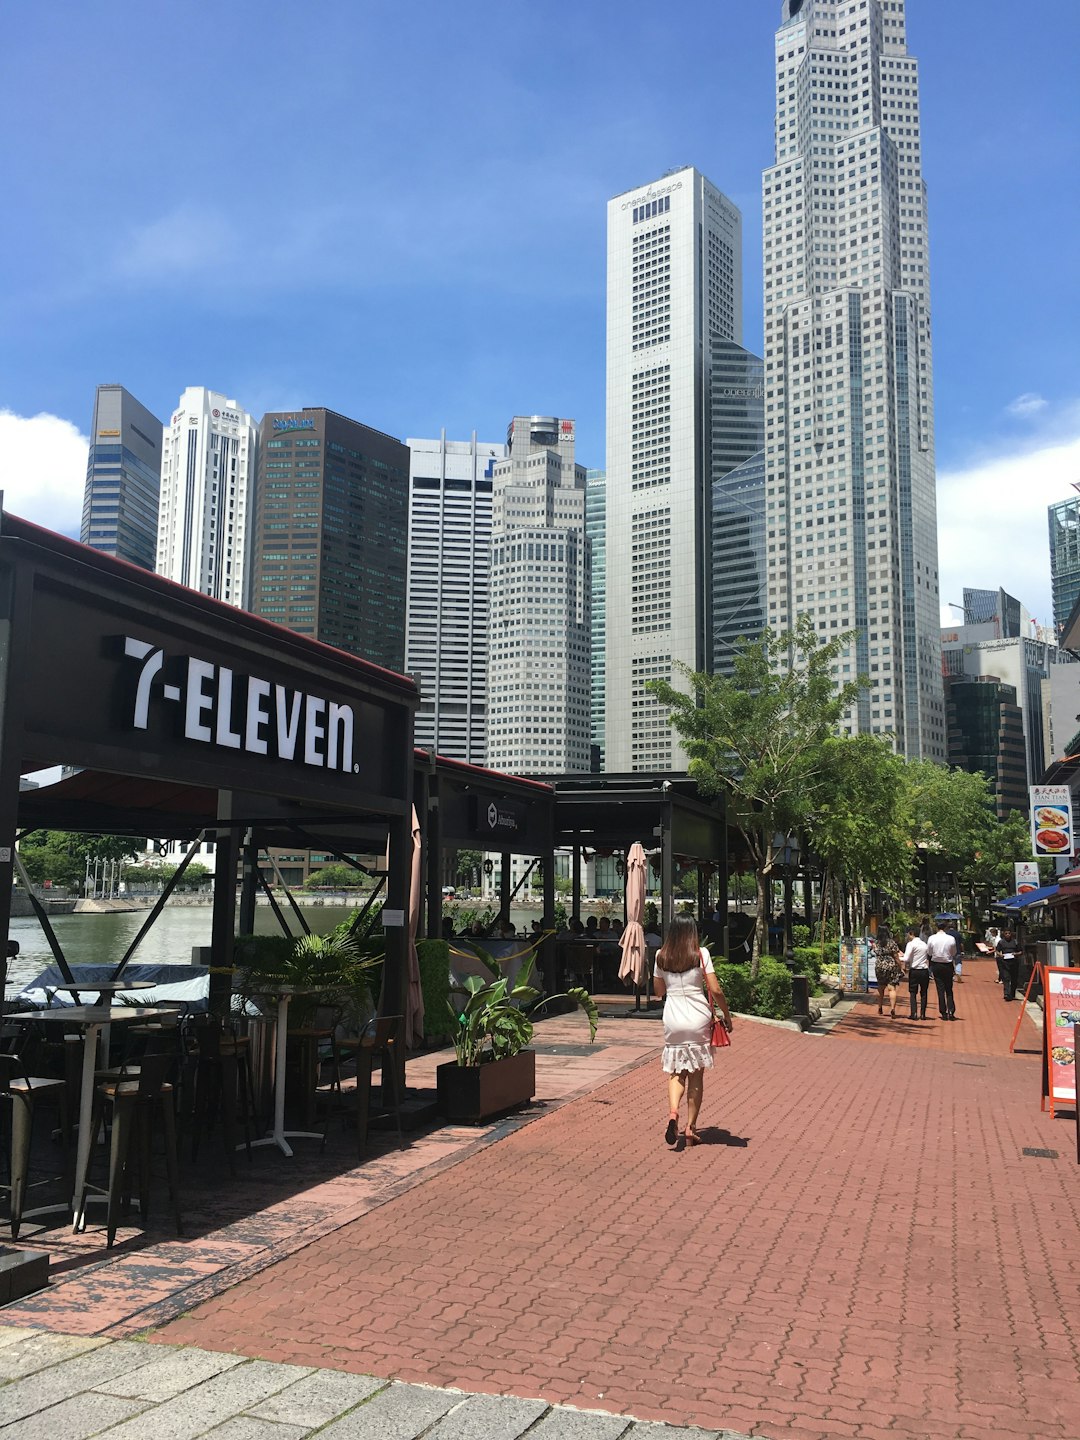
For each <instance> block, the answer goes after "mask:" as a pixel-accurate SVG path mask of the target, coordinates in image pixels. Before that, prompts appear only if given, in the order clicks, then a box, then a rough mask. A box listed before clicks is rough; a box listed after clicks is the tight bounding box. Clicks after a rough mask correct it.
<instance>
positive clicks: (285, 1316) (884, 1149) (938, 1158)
mask: <svg viewBox="0 0 1080 1440" xmlns="http://www.w3.org/2000/svg"><path fill="white" fill-rule="evenodd" d="M975 968H976V967H973V972H974V970H975ZM960 997H962V1001H963V1004H962V1005H961V1004H960V1003H959V997H958V1009H959V1010H960V1013H961V1015H963V1016H964V1017H965V1018H964V1021H963V1022H962V1023H961V1022H958V1023H957V1024H955V1025H942V1024H940V1023H938V1022H935V1027H934V1028H933V1029H932V1027H931V1026H929V1025H927V1026H925V1027H920V1026H910V1027H909V1026H907V1023H906V1022H905V1023H904V1027H903V1033H901V1028H900V1027H901V1022H900V1021H895V1022H889V1021H888V1020H885V1021H884V1022H880V1023H881V1025H882V1026H885V1027H888V1026H890V1025H891V1027H892V1028H890V1029H888V1030H887V1031H886V1032H885V1036H883V1037H881V1038H887V1039H888V1043H885V1044H881V1045H879V1047H878V1049H877V1053H876V1055H875V1054H874V1052H873V1050H872V1049H871V1048H870V1047H869V1046H868V1044H867V1042H866V1038H865V1037H866V1036H867V1034H869V1033H871V1031H872V1030H873V1028H874V1027H877V1026H878V1025H879V1022H878V1019H877V1016H876V1013H875V1014H873V1015H872V1016H871V1017H870V1026H869V1029H868V1027H867V1025H866V1024H865V1023H864V1017H863V1016H861V1015H856V1016H855V1017H854V1019H852V1020H849V1021H846V1022H845V1023H844V1025H842V1026H841V1027H840V1029H839V1030H838V1031H837V1033H835V1034H834V1035H831V1036H827V1037H817V1036H802V1035H799V1034H796V1033H794V1032H791V1031H786V1030H781V1029H773V1028H767V1027H763V1026H755V1025H752V1024H749V1023H746V1024H743V1025H741V1026H740V1027H739V1028H738V1030H737V1032H736V1035H735V1044H734V1046H733V1048H732V1050H731V1051H730V1052H728V1053H727V1054H725V1055H723V1056H721V1057H718V1068H717V1070H716V1071H715V1072H714V1073H713V1075H711V1076H710V1077H709V1080H708V1083H707V1089H706V1102H705V1109H704V1112H703V1118H702V1124H703V1127H704V1133H705V1137H706V1142H707V1143H706V1144H705V1145H703V1146H701V1147H700V1148H698V1149H695V1150H688V1151H684V1152H678V1151H670V1150H668V1149H667V1147H666V1146H665V1145H664V1144H663V1142H662V1139H661V1131H662V1127H663V1119H664V1114H665V1104H664V1100H663V1096H662V1091H661V1085H660V1079H659V1075H658V1070H657V1066H656V1065H655V1064H648V1065H644V1066H642V1067H640V1068H637V1069H635V1070H633V1071H632V1072H631V1073H629V1074H626V1075H624V1076H622V1077H621V1078H618V1079H616V1080H614V1081H612V1082H611V1083H609V1084H607V1085H605V1086H603V1087H602V1088H600V1089H597V1090H595V1091H594V1092H593V1093H592V1094H590V1095H588V1096H586V1097H584V1098H581V1099H579V1100H576V1101H573V1102H572V1103H570V1104H567V1105H565V1106H563V1108H561V1109H560V1110H558V1111H556V1112H555V1113H553V1114H551V1115H548V1116H545V1117H544V1118H542V1119H540V1120H538V1121H536V1122H535V1123H533V1124H531V1125H528V1126H526V1127H524V1128H522V1129H519V1130H517V1131H515V1132H514V1133H512V1134H510V1135H508V1136H507V1137H506V1138H505V1139H503V1140H501V1141H499V1143H497V1144H494V1145H490V1146H488V1147H486V1148H484V1149H482V1150H480V1151H479V1152H478V1153H475V1154H472V1155H470V1156H469V1158H467V1159H464V1160H462V1161H461V1162H460V1163H459V1164H456V1165H454V1166H453V1167H452V1168H449V1169H445V1170H443V1171H442V1172H441V1173H439V1174H437V1175H435V1176H434V1177H433V1178H432V1179H431V1180H430V1181H428V1182H427V1183H423V1184H419V1185H416V1186H414V1187H413V1188H412V1189H410V1190H409V1191H408V1192H407V1193H406V1194H403V1195H400V1196H398V1197H396V1198H394V1199H392V1200H390V1201H389V1202H388V1203H386V1204H384V1205H382V1206H381V1207H380V1208H379V1209H377V1210H374V1211H372V1212H371V1213H370V1214H368V1215H366V1216H365V1217H364V1218H362V1219H360V1220H358V1221H356V1222H355V1223H352V1224H348V1225H346V1226H344V1227H343V1228H342V1229H340V1230H338V1231H336V1232H335V1233H333V1234H331V1235H327V1236H325V1237H323V1238H321V1239H318V1240H316V1241H315V1242H314V1243H313V1244H311V1245H309V1246H308V1247H307V1248H306V1249H304V1250H302V1251H299V1252H298V1253H296V1254H294V1255H293V1256H291V1257H290V1258H288V1259H286V1260H284V1261H282V1262H281V1263H280V1264H278V1265H276V1266H273V1267H271V1268H269V1269H267V1270H265V1271H264V1272H263V1273H261V1274H260V1275H258V1276H256V1277H255V1278H253V1279H252V1280H250V1281H248V1282H246V1283H244V1284H242V1285H239V1286H237V1287H236V1288H234V1289H233V1290H231V1291H229V1292H228V1293H227V1294H225V1295H222V1296H220V1297H219V1298H217V1299H215V1300H213V1301H211V1302H210V1303H208V1304H206V1305H204V1306H202V1307H201V1308H200V1309H198V1310H196V1311H195V1312H193V1313H192V1314H191V1315H189V1316H187V1317H185V1318H183V1319H180V1320H178V1321H177V1322H175V1323H174V1324H172V1325H170V1326H168V1327H166V1328H165V1330H164V1331H162V1332H161V1335H160V1338H161V1339H162V1340H164V1341H167V1342H173V1343H177V1342H182V1343H190V1344H197V1345H200V1346H205V1347H207V1348H209V1349H212V1350H224V1351H238V1352H240V1353H242V1354H244V1355H248V1356H255V1357H261V1358H263V1359H265V1360H268V1361H272V1362H279V1363H280V1362H291V1363H295V1364H300V1365H320V1364H322V1365H330V1366H333V1367H336V1368H340V1369H343V1370H348V1371H352V1372H357V1373H360V1372H367V1373H372V1374H375V1375H379V1376H384V1377H394V1378H397V1379H400V1380H403V1381H413V1382H417V1381H420V1382H426V1383H428V1384H434V1385H453V1386H459V1387H461V1388H463V1389H466V1390H471V1391H478V1392H489V1393H502V1394H507V1395H517V1396H520V1397H533V1396H539V1397H542V1398H543V1399H545V1400H547V1401H549V1402H566V1403H569V1404H572V1405H577V1406H583V1407H586V1408H598V1409H606V1410H609V1411H611V1412H615V1413H617V1414H623V1415H634V1416H637V1417H640V1418H642V1419H647V1420H648V1419H652V1420H658V1421H660V1420H666V1421H668V1422H670V1423H677V1424H697V1425H701V1426H704V1427H707V1428H713V1429H715V1428H718V1427H720V1426H726V1427H728V1428H730V1429H733V1430H736V1431H740V1432H745V1433H753V1434H755V1435H766V1436H770V1437H774V1440H827V1437H834V1436H846V1437H852V1440H886V1437H891V1440H895V1437H904V1436H906V1437H913V1440H914V1437H918V1440H989V1437H991V1436H995V1437H997V1436H1001V1435H1009V1436H1028V1437H1032V1440H1075V1437H1076V1435H1077V1434H1078V1433H1080V1430H1078V1418H1077V1417H1078V1416H1080V1382H1078V1380H1077V1375H1078V1373H1080V1349H1078V1340H1077V1338H1076V1331H1077V1320H1078V1319H1080V1286H1078V1277H1080V1223H1078V1222H1080V1186H1078V1184H1077V1180H1078V1175H1080V1172H1078V1171H1077V1169H1076V1167H1075V1164H1074V1161H1073V1157H1072V1146H1073V1130H1072V1126H1071V1123H1070V1121H1068V1120H1064V1119H1059V1120H1058V1121H1056V1122H1054V1121H1051V1120H1050V1119H1049V1117H1048V1116H1045V1115H1041V1114H1040V1111H1039V1100H1038V1090H1039V1080H1038V1075H1039V1071H1038V1061H1037V1060H1036V1059H1035V1058H1034V1056H1033V1055H1017V1056H1009V1055H1008V1054H1007V1053H1005V1052H1006V1048H1007V1044H1008V1035H1009V1033H1011V1025H1009V1024H1008V1023H1007V1021H1006V1022H1005V1023H1004V1027H1003V1025H1002V1017H1005V1016H1008V1017H1011V1018H1012V1020H1013V1022H1014V1023H1015V1015H1016V1010H1017V1007H1016V1006H1015V1005H1009V1006H1006V1005H1005V1004H1004V1003H1003V1002H1002V1001H1001V1000H1000V998H999V992H998V991H997V987H996V986H994V985H993V983H992V979H991V977H990V975H989V973H986V974H983V973H972V975H971V977H970V978H965V982H964V985H963V986H962V987H961V991H960ZM995 1006H997V1007H998V1008H997V1009H996V1010H995ZM646 1023H647V1022H641V1024H642V1025H645V1024H646ZM1025 1026H1028V1027H1029V1031H1028V1032H1027V1033H1028V1042H1029V1045H1030V1048H1031V1049H1032V1050H1034V1048H1035V1047H1034V1044H1033V1043H1031V1042H1033V1041H1034V1039H1035V1028H1034V1026H1031V1025H1030V1022H1028V1021H1025ZM937 1031H940V1032H941V1033H940V1035H937ZM848 1036H850V1038H848ZM932 1036H936V1038H933V1039H932V1038H931V1037H932ZM1025 1146H1038V1147H1053V1148H1056V1149H1058V1150H1059V1151H1060V1152H1061V1153H1060V1156H1059V1157H1058V1158H1057V1159H1040V1158H1028V1157H1025V1156H1024V1155H1023V1154H1022V1151H1023V1149H1024V1147H1025Z"/></svg>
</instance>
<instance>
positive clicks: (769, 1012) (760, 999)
mask: <svg viewBox="0 0 1080 1440" xmlns="http://www.w3.org/2000/svg"><path fill="white" fill-rule="evenodd" d="M753 998H754V1009H753V1013H754V1014H755V1015H766V1016H768V1017H769V1018H770V1019H771V1020H790V1018H791V1014H792V1007H791V971H790V970H789V969H788V967H787V966H786V965H785V964H784V962H783V961H782V960H774V959H773V958H772V957H771V956H770V955H763V956H762V957H761V969H760V970H759V971H758V977H757V979H756V980H755V981H754V986H753Z"/></svg>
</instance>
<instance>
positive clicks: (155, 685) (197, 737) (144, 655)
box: [124, 635, 360, 775]
mask: <svg viewBox="0 0 1080 1440" xmlns="http://www.w3.org/2000/svg"><path fill="white" fill-rule="evenodd" d="M124 655H125V656H126V657H128V659H131V660H137V661H139V662H140V664H141V668H140V670H139V677H138V683H137V685H136V688H135V702H134V708H133V712H132V716H131V725H132V729H134V730H146V729H148V728H149V725H150V710H151V705H152V704H153V703H154V702H155V701H164V702H165V703H166V704H169V705H175V706H176V712H175V713H176V720H177V725H178V729H179V732H180V734H182V735H183V737H184V739H185V740H191V741H194V742H196V743H198V744H202V745H212V746H216V747H220V748H222V749H225V750H239V751H243V752H245V753H246V754H248V755H265V756H267V757H268V758H270V759H275V760H287V761H292V762H293V763H295V764H298V765H309V766H311V767H313V768H319V769H325V770H337V771H341V772H343V773H345V774H348V775H351V774H354V773H355V772H357V771H358V770H359V769H360V767H359V765H357V764H355V763H354V761H353V729H354V716H353V711H352V706H350V705H340V704H338V703H337V701H334V700H326V699H324V698H323V697H322V696H321V695H307V694H305V693H304V692H303V691H301V690H290V689H289V688H288V686H286V685H280V684H276V683H274V682H272V681H270V680H263V679H260V677H259V676H257V675H241V674H237V673H236V672H234V671H233V670H230V669H229V668H228V667H227V666H225V665H214V664H212V663H211V662H210V661H209V660H200V659H198V658H196V657H195V656H193V655H183V656H173V657H170V658H167V657H166V655H165V652H164V650H162V649H160V648H158V647H156V646H154V645H151V644H150V643H149V642H148V641H146V640H136V639H133V638H132V637H131V636H130V635H128V636H125V637H124Z"/></svg>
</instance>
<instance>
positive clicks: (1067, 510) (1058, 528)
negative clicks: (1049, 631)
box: [1047, 486, 1080, 635]
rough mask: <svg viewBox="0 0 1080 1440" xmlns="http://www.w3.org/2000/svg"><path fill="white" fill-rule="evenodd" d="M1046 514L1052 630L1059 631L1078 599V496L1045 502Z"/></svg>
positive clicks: (1079, 506) (1079, 541) (1079, 510)
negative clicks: (1046, 503) (1048, 536)
mask: <svg viewBox="0 0 1080 1440" xmlns="http://www.w3.org/2000/svg"><path fill="white" fill-rule="evenodd" d="M1077 488H1078V489H1080V486H1078V487H1077ZM1047 518H1048V519H1049V521H1050V585H1051V589H1052V591H1053V604H1054V630H1055V632H1056V633H1057V634H1058V635H1060V634H1061V633H1062V631H1063V630H1064V629H1065V622H1066V620H1068V618H1069V616H1070V614H1071V613H1072V609H1073V606H1074V605H1075V604H1076V602H1077V600H1080V496H1077V497H1075V498H1074V499H1072V500H1059V501H1058V503H1057V504H1056V505H1050V506H1048V508H1047Z"/></svg>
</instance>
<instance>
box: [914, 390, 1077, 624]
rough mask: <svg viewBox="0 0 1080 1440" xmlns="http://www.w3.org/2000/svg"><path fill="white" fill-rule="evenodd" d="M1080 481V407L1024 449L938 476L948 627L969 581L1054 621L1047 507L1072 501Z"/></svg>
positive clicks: (956, 615) (1043, 620) (956, 616)
mask: <svg viewBox="0 0 1080 1440" xmlns="http://www.w3.org/2000/svg"><path fill="white" fill-rule="evenodd" d="M1074 481H1080V406H1074V407H1072V409H1071V410H1069V411H1067V412H1065V413H1064V414H1063V415H1062V416H1060V417H1055V423H1054V427H1053V433H1048V434H1046V435H1045V436H1044V437H1043V438H1042V440H1041V441H1036V442H1035V443H1033V444H1029V445H1028V446H1027V447H1026V448H1024V449H1022V450H1016V449H1014V450H1013V451H1012V452H1011V453H1008V454H1003V455H997V456H994V457H985V456H980V457H978V458H976V459H973V460H972V462H971V464H970V465H968V466H963V467H961V468H959V469H956V470H952V471H950V472H941V473H939V475H938V556H939V563H940V569H941V602H942V603H941V615H942V624H943V625H955V624H956V623H957V622H958V620H959V619H960V615H959V612H957V611H954V610H950V609H949V608H948V605H947V602H948V601H950V600H955V601H957V602H960V601H962V600H963V589H964V586H965V585H968V586H972V587H975V588H978V589H986V590H996V589H997V587H998V586H999V585H1000V586H1002V587H1004V589H1006V590H1007V591H1008V592H1009V594H1010V595H1015V596H1016V598H1017V599H1018V600H1020V601H1021V602H1022V603H1023V604H1024V605H1026V606H1027V607H1028V609H1029V610H1030V611H1031V613H1032V614H1033V615H1034V616H1035V618H1036V619H1037V620H1039V621H1040V622H1041V623H1042V624H1045V625H1049V624H1052V622H1053V609H1052V606H1051V600H1050V543H1049V538H1048V535H1049V531H1048V524H1047V515H1046V509H1047V506H1048V505H1052V504H1054V503H1055V502H1056V501H1058V500H1069V499H1072V498H1073V497H1074V496H1075V494H1076V492H1075V491H1074V490H1073V488H1072V484H1073V482H1074Z"/></svg>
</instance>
